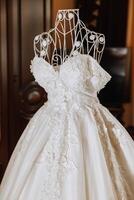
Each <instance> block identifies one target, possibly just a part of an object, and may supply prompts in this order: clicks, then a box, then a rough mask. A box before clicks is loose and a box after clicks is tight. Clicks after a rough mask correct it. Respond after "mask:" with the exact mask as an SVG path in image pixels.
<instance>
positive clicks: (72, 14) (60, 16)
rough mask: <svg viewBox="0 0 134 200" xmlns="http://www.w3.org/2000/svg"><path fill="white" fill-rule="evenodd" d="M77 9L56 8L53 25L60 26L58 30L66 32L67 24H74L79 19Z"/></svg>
mask: <svg viewBox="0 0 134 200" xmlns="http://www.w3.org/2000/svg"><path fill="white" fill-rule="evenodd" d="M79 20H80V19H79V9H65V10H58V12H57V15H56V20H55V27H56V28H58V26H60V31H62V32H66V31H67V30H66V29H68V26H70V25H71V27H72V28H73V26H75V23H77V22H78V21H79Z"/></svg>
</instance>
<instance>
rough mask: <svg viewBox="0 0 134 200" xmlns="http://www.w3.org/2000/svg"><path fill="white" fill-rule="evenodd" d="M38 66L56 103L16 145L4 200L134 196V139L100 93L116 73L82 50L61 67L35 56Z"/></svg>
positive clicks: (0, 198)
mask: <svg viewBox="0 0 134 200" xmlns="http://www.w3.org/2000/svg"><path fill="white" fill-rule="evenodd" d="M31 72H32V73H33V75H34V78H35V80H36V81H37V82H38V84H39V85H40V86H42V87H43V88H45V90H46V91H47V93H48V101H47V102H46V103H44V105H43V106H42V107H41V108H40V109H39V110H38V111H37V112H36V113H35V115H34V116H33V118H32V119H31V120H30V122H29V123H28V125H27V127H26V128H25V130H24V132H23V134H22V136H21V137H20V139H19V141H18V143H17V145H16V147H15V149H14V152H13V154H12V156H11V158H10V161H9V164H8V167H7V169H6V172H5V174H4V177H3V180H2V183H1V187H0V200H133V199H134V142H133V140H132V138H131V137H130V136H129V134H128V132H127V131H126V130H125V128H124V127H123V126H122V125H121V124H120V122H119V121H118V120H117V119H116V118H115V117H114V116H113V115H112V114H111V113H110V112H109V110H108V109H107V108H106V107H104V106H103V105H102V104H101V103H100V102H99V99H98V97H97V93H98V92H99V91H100V90H101V89H102V88H104V87H105V85H106V84H107V83H108V82H109V81H110V79H111V75H110V74H109V73H107V72H106V71H105V70H104V69H103V68H102V67H101V66H100V65H99V64H98V62H97V61H96V60H95V59H94V58H93V57H91V56H90V55H88V54H81V53H79V52H75V53H74V54H73V56H72V57H69V58H68V59H67V60H66V61H65V62H64V63H63V64H61V65H60V70H59V71H56V70H55V69H54V67H53V66H52V65H51V64H49V63H48V62H47V61H45V60H44V59H43V58H41V57H38V56H35V57H34V58H33V59H32V61H31Z"/></svg>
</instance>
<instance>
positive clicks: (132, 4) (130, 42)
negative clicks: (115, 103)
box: [124, 0, 134, 126]
mask: <svg viewBox="0 0 134 200" xmlns="http://www.w3.org/2000/svg"><path fill="white" fill-rule="evenodd" d="M126 46H127V47H131V48H132V73H131V80H132V90H131V96H132V99H131V102H130V103H128V104H125V105H124V108H125V113H124V121H125V122H126V125H133V126H134V1H133V0H129V6H128V27H127V38H126Z"/></svg>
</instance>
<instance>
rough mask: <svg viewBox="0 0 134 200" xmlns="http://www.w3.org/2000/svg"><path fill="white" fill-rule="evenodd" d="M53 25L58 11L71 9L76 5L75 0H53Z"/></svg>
mask: <svg viewBox="0 0 134 200" xmlns="http://www.w3.org/2000/svg"><path fill="white" fill-rule="evenodd" d="M52 2H53V3H52V25H53V26H54V22H55V17H56V13H57V11H58V10H61V9H70V8H76V7H75V0H53V1H52Z"/></svg>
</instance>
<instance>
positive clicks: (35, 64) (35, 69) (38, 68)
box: [30, 56, 52, 89]
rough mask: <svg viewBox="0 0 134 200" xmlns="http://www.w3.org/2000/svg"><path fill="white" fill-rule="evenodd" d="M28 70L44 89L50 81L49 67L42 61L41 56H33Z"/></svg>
mask: <svg viewBox="0 0 134 200" xmlns="http://www.w3.org/2000/svg"><path fill="white" fill-rule="evenodd" d="M30 72H31V73H32V75H33V77H34V79H35V81H36V82H37V83H38V84H39V85H40V86H41V87H43V88H45V89H46V85H47V83H48V82H49V81H50V79H51V78H50V75H51V74H52V73H51V72H50V67H49V66H47V63H44V62H43V58H40V57H38V56H35V57H34V58H33V59H32V60H31V64H30Z"/></svg>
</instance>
